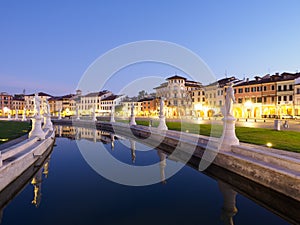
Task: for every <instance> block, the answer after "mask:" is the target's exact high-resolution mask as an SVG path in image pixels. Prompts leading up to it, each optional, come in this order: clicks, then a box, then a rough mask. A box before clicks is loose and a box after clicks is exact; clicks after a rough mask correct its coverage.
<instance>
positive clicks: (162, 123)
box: [157, 116, 168, 130]
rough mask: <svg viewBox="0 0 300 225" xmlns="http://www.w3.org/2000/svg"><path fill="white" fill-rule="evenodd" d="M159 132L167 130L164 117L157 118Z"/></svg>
mask: <svg viewBox="0 0 300 225" xmlns="http://www.w3.org/2000/svg"><path fill="white" fill-rule="evenodd" d="M157 129H159V130H168V127H167V124H166V119H165V116H159V125H158V127H157Z"/></svg>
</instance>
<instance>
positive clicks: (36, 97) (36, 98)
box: [33, 93, 41, 116]
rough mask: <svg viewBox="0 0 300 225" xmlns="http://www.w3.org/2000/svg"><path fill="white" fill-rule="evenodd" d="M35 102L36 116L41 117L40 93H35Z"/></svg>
mask: <svg viewBox="0 0 300 225" xmlns="http://www.w3.org/2000/svg"><path fill="white" fill-rule="evenodd" d="M33 101H34V115H36V116H40V115H41V111H40V110H41V108H40V106H41V99H40V97H39V95H38V93H35V95H34V99H33Z"/></svg>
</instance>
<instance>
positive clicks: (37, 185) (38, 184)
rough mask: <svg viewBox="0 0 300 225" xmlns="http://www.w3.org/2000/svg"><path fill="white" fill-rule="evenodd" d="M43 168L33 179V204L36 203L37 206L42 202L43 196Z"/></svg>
mask: <svg viewBox="0 0 300 225" xmlns="http://www.w3.org/2000/svg"><path fill="white" fill-rule="evenodd" d="M42 169H43V168H41V169H40V170H39V171H38V172H37V174H36V175H35V176H34V178H33V179H32V181H31V184H32V185H33V187H34V189H33V193H34V197H33V200H32V204H34V205H35V206H36V207H39V205H40V203H41V198H42Z"/></svg>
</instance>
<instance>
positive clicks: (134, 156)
mask: <svg viewBox="0 0 300 225" xmlns="http://www.w3.org/2000/svg"><path fill="white" fill-rule="evenodd" d="M129 142H130V149H131V160H132V163H135V159H136V155H135V141H134V140H129Z"/></svg>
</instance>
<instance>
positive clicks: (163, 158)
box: [157, 150, 167, 184]
mask: <svg viewBox="0 0 300 225" xmlns="http://www.w3.org/2000/svg"><path fill="white" fill-rule="evenodd" d="M157 154H158V156H159V160H160V162H159V169H160V179H161V183H162V184H166V183H167V181H166V175H165V167H166V165H167V162H166V154H164V153H163V152H162V151H161V150H157Z"/></svg>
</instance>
